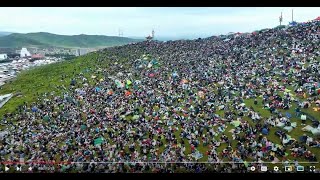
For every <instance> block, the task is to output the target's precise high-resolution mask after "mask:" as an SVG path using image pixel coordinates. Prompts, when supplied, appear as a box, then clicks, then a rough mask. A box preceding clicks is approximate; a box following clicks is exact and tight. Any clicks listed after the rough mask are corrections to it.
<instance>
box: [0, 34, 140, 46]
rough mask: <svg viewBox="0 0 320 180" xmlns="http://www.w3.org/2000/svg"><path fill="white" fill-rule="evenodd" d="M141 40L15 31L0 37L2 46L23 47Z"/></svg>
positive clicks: (90, 44) (112, 44) (125, 42)
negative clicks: (20, 32)
mask: <svg viewBox="0 0 320 180" xmlns="http://www.w3.org/2000/svg"><path fill="white" fill-rule="evenodd" d="M138 41H141V40H137V39H131V38H126V37H117V36H102V35H84V34H81V35H74V36H67V35H57V34H50V33H44V32H39V33H27V34H19V33H13V34H10V35H7V36H3V37H0V47H22V46H27V47H28V46H42V47H43V46H55V47H69V48H70V47H81V48H94V47H107V46H117V45H124V44H128V43H132V42H138Z"/></svg>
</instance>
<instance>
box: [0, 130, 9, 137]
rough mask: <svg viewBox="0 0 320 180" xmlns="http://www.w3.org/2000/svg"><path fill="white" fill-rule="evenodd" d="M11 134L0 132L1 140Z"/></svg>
mask: <svg viewBox="0 0 320 180" xmlns="http://www.w3.org/2000/svg"><path fill="white" fill-rule="evenodd" d="M8 134H9V132H8V131H0V139H3V138H4V136H6V135H8Z"/></svg>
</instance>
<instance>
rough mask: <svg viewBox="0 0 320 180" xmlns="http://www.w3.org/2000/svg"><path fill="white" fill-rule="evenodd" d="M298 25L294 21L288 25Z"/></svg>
mask: <svg viewBox="0 0 320 180" xmlns="http://www.w3.org/2000/svg"><path fill="white" fill-rule="evenodd" d="M297 24H298V23H297V22H296V21H292V22H290V23H289V25H290V26H296V25H297Z"/></svg>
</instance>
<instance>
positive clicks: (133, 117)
mask: <svg viewBox="0 0 320 180" xmlns="http://www.w3.org/2000/svg"><path fill="white" fill-rule="evenodd" d="M139 117H140V116H139V115H134V116H132V120H137V119H139Z"/></svg>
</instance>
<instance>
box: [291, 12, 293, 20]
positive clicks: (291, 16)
mask: <svg viewBox="0 0 320 180" xmlns="http://www.w3.org/2000/svg"><path fill="white" fill-rule="evenodd" d="M291 17H292V21H291V22H293V9H292V13H291Z"/></svg>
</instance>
